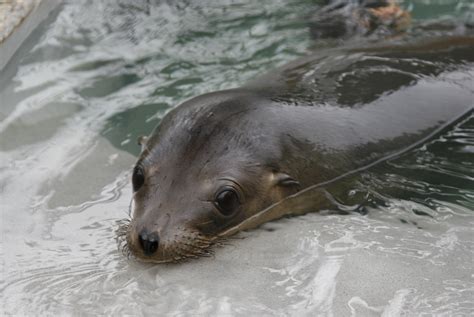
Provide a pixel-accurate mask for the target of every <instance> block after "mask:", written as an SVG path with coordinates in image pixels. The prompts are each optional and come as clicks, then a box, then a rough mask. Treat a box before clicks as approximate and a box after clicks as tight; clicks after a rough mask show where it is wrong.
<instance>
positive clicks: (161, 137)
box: [120, 37, 474, 263]
mask: <svg viewBox="0 0 474 317" xmlns="http://www.w3.org/2000/svg"><path fill="white" fill-rule="evenodd" d="M473 49H474V38H472V37H463V38H445V39H442V40H440V41H436V42H431V43H427V44H424V45H416V46H410V45H405V46H394V47H385V48H384V47H377V48H370V49H365V50H362V49H357V50H354V49H330V50H326V51H321V52H318V53H314V54H312V55H310V56H308V57H304V58H302V59H300V60H297V61H295V62H293V63H290V64H288V65H286V66H284V67H282V68H280V69H278V70H276V71H274V72H272V73H270V74H267V75H265V76H263V77H262V78H261V79H259V80H257V81H255V82H252V83H249V84H248V85H247V86H244V87H242V88H238V89H230V90H225V91H219V92H213V93H208V94H205V95H201V96H197V97H195V98H192V99H190V100H188V101H185V102H184V103H182V104H181V105H179V106H177V107H176V108H175V109H173V110H172V111H170V112H169V113H168V114H167V115H166V116H165V117H164V118H163V120H162V122H161V123H160V124H159V125H158V126H157V127H156V128H155V130H154V131H153V132H152V134H151V135H150V136H149V137H148V138H147V139H144V140H142V153H141V154H140V156H139V158H138V161H137V163H136V165H135V167H134V169H133V176H132V183H133V191H134V194H133V201H134V208H133V215H132V218H131V220H130V222H129V223H127V224H126V225H123V226H122V227H121V230H120V232H121V234H122V237H123V238H125V239H126V244H125V246H124V249H125V250H126V251H127V252H129V253H131V254H133V255H134V256H135V257H136V258H138V259H139V260H142V261H148V262H156V263H164V262H177V261H180V260H183V259H187V258H190V257H199V256H203V255H207V254H209V252H210V251H211V246H212V245H213V243H215V242H216V241H218V240H219V239H220V238H221V237H223V236H227V235H230V234H233V233H235V232H237V231H239V230H243V229H249V228H252V227H255V226H258V225H260V224H261V223H263V222H265V221H269V220H272V219H276V218H279V217H281V216H283V215H289V214H301V213H305V212H309V211H317V210H320V209H321V208H328V207H330V206H331V204H332V203H333V201H332V199H331V195H330V193H328V191H327V188H328V187H327V186H329V185H331V187H332V188H336V190H337V187H338V184H339V183H340V182H343V181H344V179H345V178H346V177H347V176H348V175H351V174H353V173H356V172H358V171H360V170H362V169H365V168H368V167H370V166H372V165H374V164H377V163H378V162H381V161H383V160H385V159H387V158H390V157H393V156H394V155H397V154H399V153H401V152H403V151H405V150H406V149H409V148H411V147H413V146H416V145H418V144H420V142H423V141H424V140H426V139H427V138H429V137H430V136H432V135H433V134H434V133H437V132H438V131H440V129H442V128H444V127H446V126H447V125H449V124H450V123H452V122H453V120H457V119H459V118H460V117H462V116H463V115H466V114H467V113H472V111H473V100H474V91H473V90H474V88H473V87H474V85H473V82H474V79H473V78H474V56H473V54H472V52H473Z"/></svg>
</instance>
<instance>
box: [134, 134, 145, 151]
mask: <svg viewBox="0 0 474 317" xmlns="http://www.w3.org/2000/svg"><path fill="white" fill-rule="evenodd" d="M147 140H148V137H146V136H144V135H142V136H139V137H138V139H137V143H138V145H140V146H141V147H142V151H143V149H144V148H145V144H146V141H147Z"/></svg>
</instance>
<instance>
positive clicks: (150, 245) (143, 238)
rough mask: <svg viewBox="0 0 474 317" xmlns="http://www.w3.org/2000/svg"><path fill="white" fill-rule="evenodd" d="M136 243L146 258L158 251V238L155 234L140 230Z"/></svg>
mask: <svg viewBox="0 0 474 317" xmlns="http://www.w3.org/2000/svg"><path fill="white" fill-rule="evenodd" d="M138 242H139V243H140V246H141V248H142V250H143V253H144V254H145V255H147V256H150V255H153V254H154V253H155V252H156V250H158V247H159V244H160V237H159V235H158V233H156V232H151V233H150V232H148V231H146V230H142V231H141V232H140V233H139V234H138Z"/></svg>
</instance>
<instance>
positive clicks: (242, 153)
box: [125, 90, 299, 263]
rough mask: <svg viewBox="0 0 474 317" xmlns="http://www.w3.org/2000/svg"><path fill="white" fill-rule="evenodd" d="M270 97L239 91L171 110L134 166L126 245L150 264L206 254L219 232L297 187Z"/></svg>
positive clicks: (188, 102) (150, 138)
mask: <svg viewBox="0 0 474 317" xmlns="http://www.w3.org/2000/svg"><path fill="white" fill-rule="evenodd" d="M262 107H265V100H264V99H260V97H258V96H256V95H254V94H251V93H247V92H242V91H238V90H232V91H224V92H218V93H211V94H207V95H203V96H200V97H196V98H193V99H191V100H189V101H187V102H185V103H183V104H182V105H180V106H178V107H177V108H175V109H174V110H172V111H171V112H170V113H168V114H167V115H166V116H165V118H164V119H163V120H162V122H161V124H160V125H159V126H158V127H157V128H156V129H155V130H154V131H153V133H152V134H151V136H150V137H149V138H147V139H146V140H143V142H142V153H141V155H140V156H139V158H138V161H137V163H136V164H135V167H134V168H133V175H132V183H133V191H134V193H133V200H134V204H133V215H132V219H131V221H130V222H129V224H128V225H127V228H126V230H125V231H126V233H125V235H126V241H127V244H126V246H127V250H129V251H130V253H131V254H133V255H134V256H135V257H136V258H138V259H139V260H142V261H146V262H155V263H165V262H177V261H181V260H184V259H187V258H191V257H199V256H205V255H208V254H209V253H210V252H211V246H212V245H213V244H214V243H215V242H216V240H217V238H218V237H219V234H220V233H222V232H223V231H225V230H226V229H228V228H230V227H232V226H235V225H237V224H239V223H240V222H242V221H243V220H245V219H247V218H249V217H250V216H252V215H254V214H255V213H257V212H258V211H260V210H262V209H263V208H265V207H267V206H269V205H271V204H273V203H275V202H277V201H279V200H281V199H282V198H284V197H285V196H288V195H290V194H292V193H294V192H296V191H297V188H298V187H299V184H298V182H297V181H296V180H295V179H293V178H292V177H290V176H289V174H287V173H286V172H285V171H283V170H281V166H278V164H276V163H275V162H278V160H279V159H278V156H279V155H281V153H280V149H279V146H278V142H276V141H275V135H274V134H275V133H276V129H274V127H271V126H266V123H265V120H264V116H268V114H264V111H262V110H263V108H262Z"/></svg>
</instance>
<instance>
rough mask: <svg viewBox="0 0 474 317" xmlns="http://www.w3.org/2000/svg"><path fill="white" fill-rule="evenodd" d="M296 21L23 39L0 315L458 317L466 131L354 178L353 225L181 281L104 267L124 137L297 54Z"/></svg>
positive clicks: (249, 238)
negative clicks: (362, 204)
mask: <svg viewBox="0 0 474 317" xmlns="http://www.w3.org/2000/svg"><path fill="white" fill-rule="evenodd" d="M407 6H411V7H412V9H413V13H414V17H415V18H416V21H415V22H420V23H424V22H425V21H430V19H431V20H433V19H435V20H436V21H438V20H439V21H448V22H449V21H453V20H459V19H461V18H462V19H464V18H466V19H469V18H470V16H471V17H472V11H469V10H470V9H469V8H472V6H471V7H470V4H469V2H468V1H464V2H463V1H423V2H421V1H420V2H415V1H414V2H411V3H407ZM312 8H314V3H313V2H312V1H303V0H282V1H258V2H257V1H243V0H242V1H239V2H237V1H220V2H219V3H216V2H215V1H199V2H197V1H196V2H181V1H179V2H171V1H170V2H165V1H160V2H158V3H153V4H150V3H148V2H146V3H138V2H137V3H133V4H131V3H127V2H97V1H94V2H93V1H90V2H84V1H83V2H70V3H65V4H64V5H63V6H62V7H61V8H60V10H59V11H58V12H57V15H56V16H55V17H53V18H52V19H51V21H49V22H48V23H45V24H44V25H43V26H42V27H41V28H40V29H38V30H37V32H35V34H34V35H33V37H32V39H31V40H30V41H29V43H28V44H27V46H25V47H23V50H22V51H21V52H19V53H18V55H17V56H16V58H15V61H14V63H13V64H11V65H10V67H9V68H8V69H6V70H5V71H4V72H3V73H2V74H1V76H0V102H1V108H0V150H1V151H0V162H1V167H0V189H1V201H0V203H1V211H2V222H1V232H2V240H1V244H0V259H1V266H2V276H1V284H0V290H1V293H2V305H1V309H2V313H3V314H18V315H56V314H63V315H64V314H65V315H70V314H77V315H79V314H80V315H98V314H107V315H112V314H114V315H125V314H132V315H143V314H150V315H156V314H159V313H163V312H167V313H168V314H169V315H176V316H181V315H199V314H202V315H209V314H211V315H227V314H235V315H248V314H251V315H259V316H260V315H296V316H300V315H312V316H313V315H317V314H322V315H333V316H341V315H344V316H347V315H356V316H371V315H374V316H377V315H384V316H392V315H419V314H422V313H425V314H435V315H443V314H444V315H472V314H473V313H474V300H473V298H474V275H473V262H474V261H473V260H474V233H473V229H472V228H473V225H474V212H473V210H474V168H473V165H474V159H473V158H474V117H472V116H471V117H468V118H465V119H464V120H463V121H462V122H460V123H458V124H457V125H456V126H455V127H452V128H451V129H449V131H446V132H445V133H443V134H442V135H440V136H438V137H437V138H436V139H434V140H432V141H431V142H430V143H429V144H426V145H425V146H423V147H421V148H418V149H416V150H414V151H411V152H410V153H407V154H406V155H404V156H403V157H400V158H398V159H395V160H392V161H390V162H388V163H386V164H383V165H380V166H378V167H377V168H374V169H372V170H370V171H367V172H364V173H362V174H361V175H359V176H358V177H359V178H358V185H357V186H356V187H355V188H354V190H365V191H367V190H369V191H370V193H371V194H370V196H369V201H368V203H367V207H366V209H367V211H368V213H367V215H359V214H350V215H344V216H343V215H335V214H333V213H332V212H330V211H326V212H322V213H320V214H308V215H305V216H302V217H296V218H291V219H284V220H281V221H277V222H272V223H269V224H267V225H265V226H264V227H263V228H261V229H258V230H254V231H251V232H247V233H243V234H240V235H239V236H238V238H237V239H233V240H232V241H231V242H230V244H229V245H227V246H225V247H224V248H220V249H218V250H217V252H216V254H215V256H214V257H212V258H203V259H199V260H197V261H191V262H188V263H184V264H181V265H159V266H153V265H144V264H140V263H136V262H133V261H128V260H127V259H126V258H125V257H124V256H123V255H122V254H121V253H120V252H119V251H118V250H117V246H116V243H115V240H114V239H115V233H114V231H115V229H116V227H117V225H116V221H117V220H120V219H122V218H125V217H127V214H128V209H129V203H130V199H131V185H130V182H129V178H130V170H131V166H132V165H133V163H134V160H135V156H136V155H137V154H138V152H139V147H138V145H136V138H137V137H138V136H140V135H143V134H147V133H149V132H150V131H151V129H152V128H153V127H154V126H155V125H156V124H157V123H158V122H159V120H160V119H161V118H162V117H163V115H164V114H165V113H166V112H167V111H168V110H169V109H171V108H172V107H174V106H176V105H177V104H178V103H180V102H181V101H183V100H184V99H186V98H189V97H192V96H195V95H198V94H201V93H204V92H208V91H214V90H218V89H225V88H232V87H237V86H239V85H241V84H243V83H245V82H247V81H249V80H251V79H253V78H254V77H256V76H257V75H259V74H261V73H263V72H266V71H268V70H270V69H273V68H275V67H276V66H277V65H282V64H284V63H285V62H288V61H291V60H293V59H295V58H297V57H299V56H302V55H304V54H305V53H306V52H307V50H308V48H309V47H311V45H312V44H313V43H312V42H311V40H310V38H309V34H308V30H307V25H306V24H305V22H304V17H305V16H307V14H308V12H310V11H311V10H312ZM466 8H467V9H466ZM466 12H467V13H466ZM469 13H471V15H469ZM449 23H450V22H449ZM449 23H448V24H449ZM28 49H31V51H30V52H29V53H27V51H28Z"/></svg>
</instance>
